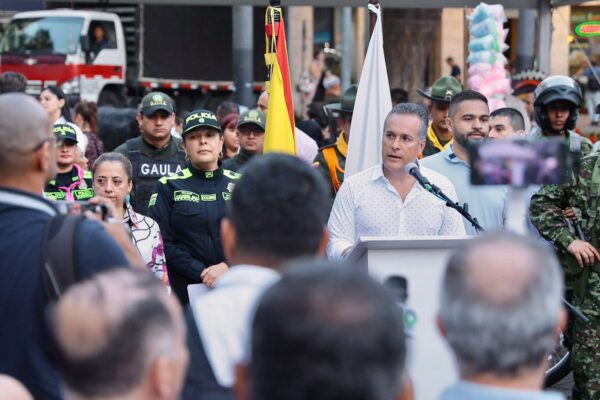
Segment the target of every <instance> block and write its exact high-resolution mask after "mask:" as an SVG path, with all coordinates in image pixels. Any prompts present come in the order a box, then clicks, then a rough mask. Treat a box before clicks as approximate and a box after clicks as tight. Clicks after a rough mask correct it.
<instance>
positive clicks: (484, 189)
mask: <svg viewBox="0 0 600 400" xmlns="http://www.w3.org/2000/svg"><path fill="white" fill-rule="evenodd" d="M489 113H490V111H489V107H488V102H487V99H486V98H485V96H483V95H482V94H481V93H479V92H475V91H473V90H465V91H463V92H461V93H459V94H457V95H456V96H454V97H453V98H452V101H450V108H449V109H448V116H449V117H450V126H451V128H452V135H453V139H454V142H453V143H452V144H451V145H450V146H448V147H446V148H445V149H444V150H443V151H441V152H440V153H438V154H435V155H433V156H430V157H427V158H424V159H423V160H422V162H421V164H422V165H423V166H424V167H426V168H429V169H431V170H434V171H436V172H438V173H440V174H442V175H444V176H446V177H447V178H448V179H450V181H451V182H452V183H453V184H454V187H455V188H456V194H457V195H458V202H459V203H460V204H461V205H462V204H463V203H467V204H468V205H469V207H468V210H469V213H470V214H471V215H472V216H473V217H475V218H477V221H478V222H479V224H480V225H481V227H482V228H483V229H485V230H486V231H498V230H502V229H503V227H504V220H505V218H506V205H507V204H506V193H507V188H506V186H472V185H471V165H470V163H469V157H468V150H467V148H468V146H469V143H470V142H474V141H480V140H484V139H487V137H488V135H489V132H490V123H489ZM464 223H465V229H466V231H467V234H470V235H475V234H477V231H476V229H475V228H474V227H473V226H472V225H471V223H470V222H468V221H467V220H464Z"/></svg>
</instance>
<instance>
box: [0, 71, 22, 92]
mask: <svg viewBox="0 0 600 400" xmlns="http://www.w3.org/2000/svg"><path fill="white" fill-rule="evenodd" d="M26 89H27V78H25V75H23V74H21V73H19V72H13V71H7V72H4V73H2V74H0V94H4V93H25V90H26Z"/></svg>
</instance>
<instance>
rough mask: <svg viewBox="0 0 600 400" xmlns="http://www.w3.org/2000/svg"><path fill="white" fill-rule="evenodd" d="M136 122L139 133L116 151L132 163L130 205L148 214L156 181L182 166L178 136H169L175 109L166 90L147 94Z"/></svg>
mask: <svg viewBox="0 0 600 400" xmlns="http://www.w3.org/2000/svg"><path fill="white" fill-rule="evenodd" d="M137 122H138V124H139V126H140V130H141V132H142V134H141V135H140V136H139V137H137V138H134V139H129V140H128V141H127V142H125V143H123V144H122V145H121V146H119V147H117V148H116V149H115V151H116V152H117V153H121V154H123V155H124V156H125V157H127V158H128V159H129V161H131V164H132V166H133V185H134V186H133V187H134V189H133V192H132V197H131V205H132V206H133V209H134V210H136V211H137V212H139V213H140V214H143V215H147V211H148V201H149V200H150V196H151V195H152V193H153V192H154V187H155V186H156V182H157V181H158V180H159V179H160V178H162V177H164V176H169V175H171V174H174V173H176V172H179V171H181V169H182V168H183V167H184V166H185V153H184V152H183V150H182V149H181V140H180V139H178V138H175V137H173V136H171V128H173V125H174V124H175V113H174V109H173V101H172V100H171V98H170V97H169V96H167V95H166V94H164V93H161V92H152V93H149V94H147V95H146V96H145V97H144V98H143V99H142V102H141V104H140V107H139V112H138V114H137Z"/></svg>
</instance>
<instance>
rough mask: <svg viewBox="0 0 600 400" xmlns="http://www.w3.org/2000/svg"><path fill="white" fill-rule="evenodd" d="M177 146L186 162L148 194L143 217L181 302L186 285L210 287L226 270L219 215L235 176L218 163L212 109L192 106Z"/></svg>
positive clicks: (219, 135) (217, 138) (185, 299)
mask: <svg viewBox="0 0 600 400" xmlns="http://www.w3.org/2000/svg"><path fill="white" fill-rule="evenodd" d="M182 137H183V144H184V148H185V152H186V154H187V156H188V158H189V163H188V164H187V166H186V168H184V169H183V170H182V171H181V172H179V173H177V174H175V175H172V176H169V177H164V178H161V179H160V180H159V183H158V184H157V185H156V192H155V193H154V194H153V195H152V197H151V198H150V203H149V214H148V215H149V216H150V217H151V218H153V219H154V220H155V221H157V222H158V224H159V226H160V230H161V232H162V234H163V240H164V246H165V256H166V258H167V260H169V279H170V282H171V287H172V288H173V291H174V292H175V294H176V295H177V297H178V298H179V300H180V301H181V303H182V304H187V303H189V299H188V294H187V285H190V284H195V283H200V282H202V283H204V284H205V285H207V286H209V287H214V285H215V283H216V280H217V279H218V278H219V276H220V275H221V274H222V273H223V272H225V271H226V270H227V268H228V267H227V265H226V264H225V262H224V258H225V257H224V255H223V248H222V245H221V235H220V231H221V219H222V218H223V217H224V216H225V214H226V208H227V202H228V201H229V200H230V199H231V193H232V191H233V188H234V186H235V182H236V181H237V180H238V179H239V177H240V175H239V174H238V173H236V172H233V171H230V170H228V169H224V168H222V167H221V168H220V167H219V153H220V152H221V148H222V146H223V136H222V132H221V128H220V126H219V122H218V121H217V117H216V116H215V114H214V113H212V112H211V111H207V110H197V111H193V112H191V113H190V114H188V115H187V116H186V117H185V119H184V122H183V131H182Z"/></svg>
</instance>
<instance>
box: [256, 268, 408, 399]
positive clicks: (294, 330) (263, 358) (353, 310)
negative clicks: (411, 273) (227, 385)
mask: <svg viewBox="0 0 600 400" xmlns="http://www.w3.org/2000/svg"><path fill="white" fill-rule="evenodd" d="M317 267H318V268H317ZM251 354H252V360H251V361H250V364H249V366H248V375H247V378H248V380H249V387H250V393H249V394H250V396H249V397H250V399H251V400H261V399H269V400H321V399H322V400H330V399H345V400H354V399H356V400H393V399H397V398H400V397H401V392H402V386H403V380H404V367H405V358H406V343H405V336H404V328H403V323H402V312H401V310H400V308H399V307H398V305H397V304H396V303H395V302H394V300H393V299H392V297H391V295H390V294H389V293H388V292H387V291H386V290H385V289H384V288H383V286H381V285H380V284H378V283H376V282H375V281H374V280H372V279H371V278H369V277H368V276H366V275H362V274H359V273H356V271H351V270H348V267H347V266H341V267H339V268H338V267H337V266H332V265H331V264H328V263H320V264H316V265H313V266H312V268H311V266H310V265H297V266H294V268H290V272H289V273H288V274H284V276H283V278H282V279H281V280H280V281H279V282H278V283H276V284H275V285H274V286H273V287H271V288H270V289H269V290H268V291H267V292H266V293H265V295H264V296H263V298H262V300H261V301H260V303H259V305H258V307H257V310H256V314H255V318H254V322H253V327H252V339H251ZM402 398H405V397H402Z"/></svg>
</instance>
